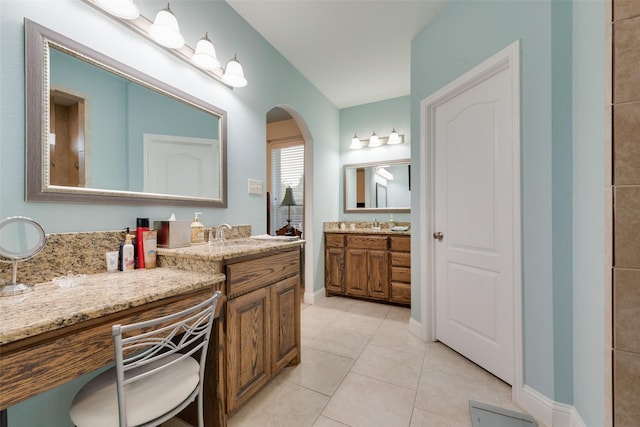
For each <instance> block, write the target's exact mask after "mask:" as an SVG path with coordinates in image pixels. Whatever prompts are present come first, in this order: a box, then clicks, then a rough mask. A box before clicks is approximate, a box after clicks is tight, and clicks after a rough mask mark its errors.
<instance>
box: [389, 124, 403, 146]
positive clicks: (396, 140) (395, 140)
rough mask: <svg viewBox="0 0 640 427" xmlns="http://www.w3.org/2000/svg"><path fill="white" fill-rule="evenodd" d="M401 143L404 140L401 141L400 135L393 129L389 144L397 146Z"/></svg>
mask: <svg viewBox="0 0 640 427" xmlns="http://www.w3.org/2000/svg"><path fill="white" fill-rule="evenodd" d="M401 142H402V140H401V139H400V135H398V132H396V129H395V128H393V130H392V131H391V134H390V135H389V139H388V140H387V144H389V145H395V144H400V143H401Z"/></svg>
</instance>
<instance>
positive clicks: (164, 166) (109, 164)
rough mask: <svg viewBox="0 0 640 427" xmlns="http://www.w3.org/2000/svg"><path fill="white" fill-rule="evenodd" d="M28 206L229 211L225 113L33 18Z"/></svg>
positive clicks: (29, 66) (28, 49)
mask: <svg viewBox="0 0 640 427" xmlns="http://www.w3.org/2000/svg"><path fill="white" fill-rule="evenodd" d="M25 34H26V37H25V40H26V46H25V49H26V65H27V66H26V88H27V99H26V102H27V111H26V119H27V124H28V125H27V130H26V137H27V141H26V156H27V189H26V190H27V191H26V198H27V200H35V201H59V202H67V201H69V202H88V203H126V204H163V205H189V206H207V207H226V203H227V201H226V191H227V185H226V112H225V111H223V110H220V109H219V108H217V107H215V106H212V105H209V104H207V103H205V102H203V101H201V100H199V99H197V98H195V97H193V96H191V95H189V94H186V93H184V92H181V91H179V90H177V89H175V88H173V87H170V86H168V85H167V84H165V83H163V82H160V81H157V80H155V79H153V78H151V77H149V76H146V75H144V74H142V73H140V72H139V71H137V70H134V69H132V68H130V67H128V66H127V65H125V64H121V63H118V62H116V61H115V60H113V59H111V58H108V57H106V56H104V55H102V54H101V53H99V52H96V51H93V50H91V49H89V48H87V47H86V46H83V45H81V44H79V43H77V42H75V41H73V40H70V39H68V38H66V37H64V36H62V35H60V34H57V33H55V32H53V31H51V30H49V29H47V28H44V27H42V26H40V25H38V24H35V23H33V22H31V21H29V20H25Z"/></svg>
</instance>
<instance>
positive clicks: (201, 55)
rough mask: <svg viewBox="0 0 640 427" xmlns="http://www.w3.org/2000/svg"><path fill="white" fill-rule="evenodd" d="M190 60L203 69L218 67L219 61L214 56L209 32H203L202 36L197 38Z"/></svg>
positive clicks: (214, 51)
mask: <svg viewBox="0 0 640 427" xmlns="http://www.w3.org/2000/svg"><path fill="white" fill-rule="evenodd" d="M191 60H192V61H193V63H194V64H196V65H197V66H198V67H200V68H204V69H205V70H215V69H217V68H220V61H218V58H217V57H216V49H215V47H213V43H211V40H209V33H204V37H203V38H201V39H200V40H198V43H197V44H196V50H195V52H193V56H192V57H191Z"/></svg>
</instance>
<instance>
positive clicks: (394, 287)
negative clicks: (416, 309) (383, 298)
mask: <svg viewBox="0 0 640 427" xmlns="http://www.w3.org/2000/svg"><path fill="white" fill-rule="evenodd" d="M389 299H390V300H391V301H393V302H397V303H401V304H411V285H409V284H407V283H399V282H391V296H390V298H389Z"/></svg>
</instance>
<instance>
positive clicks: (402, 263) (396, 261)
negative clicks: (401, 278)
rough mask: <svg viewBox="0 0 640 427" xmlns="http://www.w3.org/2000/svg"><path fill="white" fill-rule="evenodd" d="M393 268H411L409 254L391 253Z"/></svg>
mask: <svg viewBox="0 0 640 427" xmlns="http://www.w3.org/2000/svg"><path fill="white" fill-rule="evenodd" d="M391 265H392V266H393V267H411V254H410V253H408V252H391Z"/></svg>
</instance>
